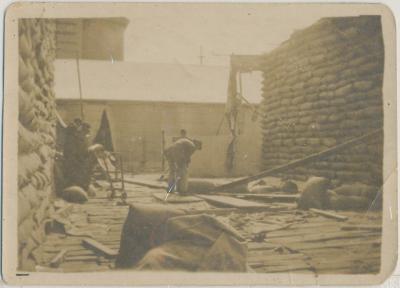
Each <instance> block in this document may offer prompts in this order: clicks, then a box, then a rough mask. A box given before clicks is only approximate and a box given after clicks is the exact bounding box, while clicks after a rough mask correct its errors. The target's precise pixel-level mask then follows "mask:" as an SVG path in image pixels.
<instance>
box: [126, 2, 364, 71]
mask: <svg viewBox="0 0 400 288" xmlns="http://www.w3.org/2000/svg"><path fill="white" fill-rule="evenodd" d="M132 6H134V5H132ZM301 6H302V5H300V4H297V5H293V4H280V5H271V4H269V5H267V4H223V5H221V4H206V5H199V4H197V5H190V4H170V5H166V4H163V5H160V4H147V5H138V6H136V7H132V9H130V10H129V11H125V12H124V13H123V14H124V16H125V17H127V18H128V19H129V21H130V23H129V25H128V27H127V29H126V31H125V61H134V62H163V63H164V62H167V63H171V62H178V63H181V64H200V59H199V56H200V55H203V56H204V58H203V63H204V64H205V65H223V66H228V65H229V55H231V54H232V53H234V54H260V53H265V52H268V51H270V50H272V49H274V48H276V47H278V46H279V45H280V44H281V43H282V42H283V41H285V40H287V39H288V38H289V37H290V35H291V34H292V33H293V32H294V31H295V30H299V29H303V28H305V27H308V26H310V25H312V24H313V23H315V22H316V21H318V19H320V18H322V17H332V16H343V15H357V10H352V9H348V8H347V9H345V11H344V10H343V9H332V7H331V6H329V5H327V6H324V5H319V6H318V5H309V6H303V8H306V9H302V10H300V9H299V7H301ZM201 50H202V52H201Z"/></svg>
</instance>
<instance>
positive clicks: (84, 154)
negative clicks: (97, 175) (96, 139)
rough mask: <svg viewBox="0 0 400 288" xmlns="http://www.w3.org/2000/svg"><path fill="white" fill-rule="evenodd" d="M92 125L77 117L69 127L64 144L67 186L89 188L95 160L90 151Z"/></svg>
mask: <svg viewBox="0 0 400 288" xmlns="http://www.w3.org/2000/svg"><path fill="white" fill-rule="evenodd" d="M89 132H90V125H89V124H88V123H85V122H82V121H81V120H80V119H75V120H74V122H73V123H71V124H70V125H69V126H68V127H67V132H66V137H65V138H66V139H65V144H64V151H63V156H64V173H63V174H64V178H65V184H66V186H67V187H68V186H75V185H77V186H80V187H82V188H83V189H84V190H87V189H88V188H89V184H90V179H91V174H92V166H93V160H92V159H91V157H90V153H89V150H88V148H89V142H88V135H89Z"/></svg>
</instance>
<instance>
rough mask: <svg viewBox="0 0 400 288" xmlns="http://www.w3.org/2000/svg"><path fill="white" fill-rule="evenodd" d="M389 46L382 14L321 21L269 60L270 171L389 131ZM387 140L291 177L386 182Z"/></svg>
mask: <svg viewBox="0 0 400 288" xmlns="http://www.w3.org/2000/svg"><path fill="white" fill-rule="evenodd" d="M383 63H384V49H383V39H382V31H381V24H380V18H379V17H376V16H361V17H344V18H326V19H321V20H320V21H318V22H317V23H316V24H314V25H312V26H311V27H309V28H307V29H305V30H302V31H298V32H296V33H294V34H293V35H292V36H291V38H290V39H289V40H288V41H286V42H285V43H283V44H282V45H281V46H280V47H278V48H277V49H275V50H274V51H272V52H271V53H269V54H266V55H265V56H264V57H263V63H262V68H263V70H264V80H263V98H264V99H263V103H262V107H263V111H264V113H265V117H264V119H263V124H262V126H263V167H264V168H270V167H274V166H277V165H281V164H285V163H287V162H289V161H291V160H294V159H299V158H302V157H305V156H307V155H310V154H312V153H315V152H319V151H322V150H324V149H327V148H329V147H332V146H334V145H336V144H339V143H343V142H344V141H346V140H349V139H351V138H354V137H357V136H361V135H364V134H366V133H367V132H370V131H372V130H375V129H378V128H383V106H382V82H383ZM382 144H383V137H377V138H376V139H373V140H372V141H369V142H366V143H363V144H361V145H358V146H354V147H351V148H349V149H347V150H345V151H343V152H342V153H338V154H336V155H334V156H332V157H329V158H327V159H323V160H321V161H316V162H315V163H313V164H310V165H307V166H304V167H300V168H298V169H296V170H291V171H288V172H287V175H289V176H292V177H294V178H301V179H304V178H306V177H308V176H311V175H319V176H326V177H329V178H332V179H339V180H341V181H362V182H366V183H373V184H376V185H379V184H381V183H382V152H383V151H382Z"/></svg>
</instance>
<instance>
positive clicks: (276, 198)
mask: <svg viewBox="0 0 400 288" xmlns="http://www.w3.org/2000/svg"><path fill="white" fill-rule="evenodd" d="M216 195H221V196H233V197H237V198H248V199H254V200H264V201H266V202H296V201H297V200H298V199H299V198H300V195H299V194H254V193H240V194H232V193H218V194H216Z"/></svg>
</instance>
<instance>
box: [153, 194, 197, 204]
mask: <svg viewBox="0 0 400 288" xmlns="http://www.w3.org/2000/svg"><path fill="white" fill-rule="evenodd" d="M152 196H153V197H154V198H156V199H157V200H159V201H161V202H168V203H193V202H201V201H204V200H203V199H200V198H198V197H196V196H182V195H178V194H173V193H169V195H168V198H167V201H165V196H166V192H165V193H153V194H152Z"/></svg>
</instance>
